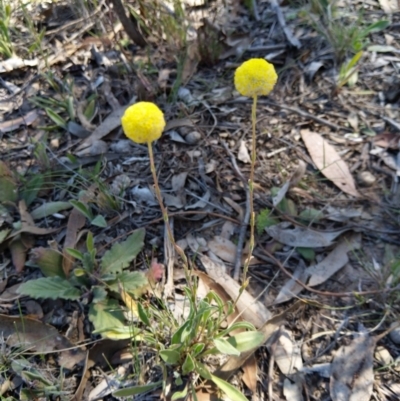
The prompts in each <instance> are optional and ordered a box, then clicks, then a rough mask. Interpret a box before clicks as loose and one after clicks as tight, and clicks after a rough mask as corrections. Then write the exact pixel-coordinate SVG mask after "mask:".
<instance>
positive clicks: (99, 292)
mask: <svg viewBox="0 0 400 401" xmlns="http://www.w3.org/2000/svg"><path fill="white" fill-rule="evenodd" d="M92 293H93V299H92V303H94V304H95V303H98V302H101V301H104V300H105V299H106V298H107V295H108V294H107V291H106V290H105V289H104V288H103V287H99V286H97V285H96V286H94V287H92Z"/></svg>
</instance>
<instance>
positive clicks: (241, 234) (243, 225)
mask: <svg viewBox="0 0 400 401" xmlns="http://www.w3.org/2000/svg"><path fill="white" fill-rule="evenodd" d="M222 145H223V147H224V148H225V150H226V151H227V153H228V154H229V156H230V157H231V162H232V165H233V168H234V169H235V171H236V173H237V175H238V176H239V178H240V179H241V180H242V182H243V186H244V188H245V190H246V212H245V214H244V216H243V219H242V221H241V224H240V230H239V237H238V242H237V247H236V255H235V265H234V269H233V277H234V278H235V280H237V279H238V278H239V274H240V266H241V265H242V255H243V245H244V239H245V237H246V231H247V226H248V225H249V222H250V192H249V188H248V186H247V182H246V178H245V177H244V175H243V174H242V172H241V171H240V169H239V167H238V165H237V163H236V160H235V156H234V155H233V153H232V152H231V151H230V149H229V148H228V145H227V144H226V143H225V142H223V143H222ZM236 277H237V278H236Z"/></svg>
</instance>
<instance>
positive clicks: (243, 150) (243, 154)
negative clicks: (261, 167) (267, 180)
mask: <svg viewBox="0 0 400 401" xmlns="http://www.w3.org/2000/svg"><path fill="white" fill-rule="evenodd" d="M238 159H239V160H240V161H241V162H243V163H250V162H251V158H250V155H249V151H248V150H247V147H246V142H245V141H243V140H242V141H240V144H239V151H238Z"/></svg>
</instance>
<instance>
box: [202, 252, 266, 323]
mask: <svg viewBox="0 0 400 401" xmlns="http://www.w3.org/2000/svg"><path fill="white" fill-rule="evenodd" d="M200 260H201V262H202V263H203V266H204V268H205V269H206V272H207V274H208V275H209V276H210V277H211V278H212V279H213V280H215V282H216V283H218V284H219V285H221V286H222V288H223V289H224V290H225V291H226V293H227V294H228V295H229V296H230V297H231V298H232V299H234V300H236V299H237V297H238V295H239V291H240V285H239V283H237V282H236V281H235V280H234V279H233V278H232V277H230V276H228V275H227V274H226V273H225V268H224V266H221V265H220V264H218V263H216V262H214V261H212V260H211V259H210V258H209V257H208V256H205V255H201V256H200ZM236 307H237V309H238V311H239V313H240V316H241V317H242V318H243V320H245V321H248V322H250V323H252V324H253V325H254V326H255V327H256V328H260V327H261V326H262V325H263V324H264V323H265V322H266V321H267V320H268V319H270V318H271V312H270V311H269V310H268V309H267V308H266V307H265V306H264V305H263V304H262V303H261V302H260V301H257V300H256V299H255V298H254V297H253V296H252V295H250V294H249V293H248V292H247V291H246V290H244V291H243V292H242V294H241V296H240V298H239V299H238V300H237V302H236Z"/></svg>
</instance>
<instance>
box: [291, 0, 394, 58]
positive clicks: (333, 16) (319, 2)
mask: <svg viewBox="0 0 400 401" xmlns="http://www.w3.org/2000/svg"><path fill="white" fill-rule="evenodd" d="M336 3H337V1H336V0H310V1H309V2H308V3H307V4H306V6H305V8H303V9H302V10H301V11H300V13H299V15H300V17H302V18H303V19H304V20H305V21H306V22H307V23H308V24H310V25H311V26H312V28H313V29H315V30H316V31H317V32H318V33H320V34H321V35H322V36H323V37H325V39H326V40H327V41H328V42H329V44H330V45H331V46H332V49H333V52H334V54H335V58H336V60H335V61H336V62H337V63H338V64H339V65H341V64H342V63H343V62H344V60H345V59H346V58H347V57H350V56H351V57H352V55H354V54H357V53H359V52H360V51H362V50H363V49H365V47H366V46H368V44H369V41H368V36H369V35H370V34H371V33H373V32H379V31H381V30H383V29H385V28H387V27H388V26H389V24H390V23H389V21H387V20H379V21H376V22H374V23H372V24H367V23H366V21H365V17H364V15H363V13H362V12H358V13H357V14H355V15H353V14H351V13H350V12H349V11H342V10H340V9H339V8H338V7H337V5H336Z"/></svg>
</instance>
